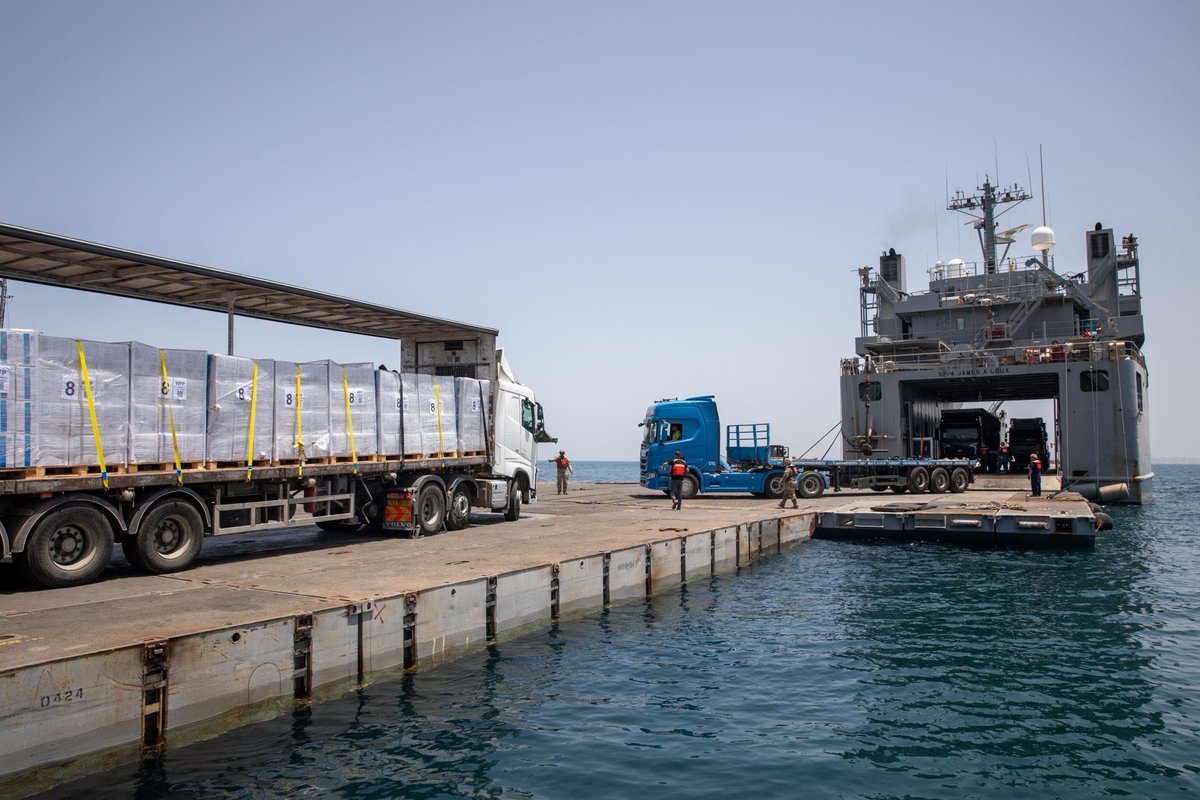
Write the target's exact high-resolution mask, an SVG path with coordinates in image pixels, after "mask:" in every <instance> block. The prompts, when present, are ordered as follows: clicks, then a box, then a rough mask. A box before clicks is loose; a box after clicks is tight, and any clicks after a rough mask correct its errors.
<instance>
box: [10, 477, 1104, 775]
mask: <svg viewBox="0 0 1200 800" xmlns="http://www.w3.org/2000/svg"><path fill="white" fill-rule="evenodd" d="M880 509H883V510H880ZM1001 517H1003V518H1011V519H1014V520H1047V519H1048V520H1051V522H1050V528H1049V530H1048V532H1051V533H1052V532H1053V531H1054V522H1053V520H1055V519H1060V518H1061V519H1071V520H1073V521H1074V522H1073V524H1074V525H1075V526H1076V528H1077V529H1079V530H1083V529H1084V527H1085V526H1087V525H1090V522H1089V521H1088V520H1090V519H1091V514H1090V511H1089V509H1088V505H1087V503H1085V502H1082V501H1079V500H1075V501H1069V500H1068V501H1065V502H1064V501H1061V500H1054V499H1052V498H1048V497H1044V498H1028V497H1027V496H1026V493H1025V492H1023V491H1022V490H1021V489H1020V488H1017V487H1016V486H1015V485H1014V484H1012V483H1011V482H1010V483H1009V484H1008V485H1007V486H1002V487H1001V488H994V489H980V490H971V491H968V492H966V493H964V494H959V495H951V494H946V495H930V494H925V495H921V496H919V497H916V496H912V495H908V494H904V495H893V494H891V493H890V492H888V493H884V494H880V493H875V492H840V493H833V492H830V493H827V494H826V495H825V496H823V497H820V498H817V499H813V500H801V501H800V508H799V509H792V508H787V509H780V508H779V507H778V501H775V500H769V499H763V498H754V497H750V496H745V495H728V496H722V495H707V496H702V497H698V498H695V499H693V500H689V501H686V502H685V503H684V507H683V509H682V510H679V511H672V510H671V507H670V501H669V500H668V499H667V498H666V497H665V496H664V495H663V494H662V493H661V492H651V491H648V490H645V489H642V488H641V487H639V486H636V485H630V484H575V485H573V486H572V487H571V491H570V492H569V493H568V494H567V495H565V496H555V495H554V494H553V491H552V488H551V489H549V490H547V488H545V487H542V490H541V499H540V500H539V502H538V503H536V504H533V505H531V506H528V507H527V508H526V513H525V514H524V515H523V517H522V518H521V519H520V520H519V521H517V522H511V523H503V522H501V518H500V517H499V516H498V515H492V514H480V515H478V516H477V517H476V519H475V521H474V522H473V524H472V525H471V527H469V528H467V529H466V530H462V531H457V532H446V533H441V534H438V535H436V536H431V537H424V538H420V539H415V540H410V539H403V538H395V537H392V536H388V535H382V534H366V533H354V534H347V533H324V532H320V531H318V530H317V529H316V528H315V527H303V528H297V529H292V530H286V531H276V532H270V533H264V534H248V535H236V536H228V537H219V538H216V539H210V540H208V541H206V542H205V545H204V549H203V550H202V552H201V556H200V558H199V559H198V560H197V562H196V565H195V566H194V567H193V568H191V569H189V570H187V571H186V572H181V573H178V574H174V575H143V574H139V573H136V572H134V571H132V570H131V569H130V568H129V567H128V566H127V565H125V564H124V562H122V561H120V559H119V558H118V559H115V560H114V563H113V565H112V566H111V567H110V568H109V570H108V571H107V572H106V573H105V575H104V577H103V579H102V580H100V581H99V582H97V583H94V584H90V585H87V586H80V587H73V588H68V589H54V590H39V589H36V588H33V587H30V586H28V585H25V584H24V583H23V582H22V581H21V579H20V578H19V577H18V575H17V573H16V571H15V569H14V568H13V566H12V564H11V563H0V790H3V791H4V792H5V793H6V794H7V795H9V796H14V792H15V793H16V794H18V795H19V794H20V793H21V792H22V790H33V791H36V790H38V789H39V788H44V786H45V780H46V777H45V775H46V773H45V770H43V771H42V772H41V777H38V775H39V773H34V772H28V771H30V770H36V769H37V768H40V767H45V766H46V765H51V764H56V763H59V764H61V763H63V762H68V761H71V760H76V759H80V757H82V756H88V755H89V754H94V753H98V752H107V753H109V754H110V756H111V754H112V753H113V752H118V753H124V757H126V758H128V757H131V755H136V753H137V752H138V748H139V746H144V747H149V748H154V747H158V746H161V745H162V744H163V743H164V742H168V741H169V742H170V743H179V742H181V741H185V740H186V739H187V738H188V736H187V735H186V731H187V730H188V729H195V728H197V727H198V726H201V725H202V723H206V722H208V723H212V722H213V721H214V720H215V721H218V722H219V723H220V724H221V725H227V724H233V723H232V722H231V721H230V720H229V715H232V714H237V713H240V712H242V711H244V710H245V709H248V708H253V707H262V706H263V705H264V704H268V705H269V704H270V703H271V702H275V703H277V704H278V703H279V702H282V701H286V702H291V700H292V698H302V699H303V698H308V697H312V696H313V695H314V690H320V689H321V687H332V686H341V687H343V688H346V687H348V686H351V685H353V684H354V682H355V681H357V680H364V679H366V678H367V676H369V675H372V674H376V673H382V672H384V671H386V670H390V669H396V668H403V667H410V666H414V665H417V664H420V663H422V662H425V661H427V660H429V659H436V658H443V657H447V656H450V655H453V654H454V653H455V652H461V651H462V650H463V649H464V648H469V647H477V646H480V645H482V644H483V643H484V642H486V641H487V640H489V639H492V638H495V637H497V636H503V635H506V634H509V635H511V634H512V633H515V632H518V631H519V630H523V629H533V627H534V626H537V625H539V624H540V625H542V626H545V625H548V624H549V623H550V621H551V620H552V619H553V618H555V617H557V616H559V615H561V614H569V613H582V612H586V611H590V610H598V609H600V608H602V607H603V606H604V605H605V604H606V603H609V602H618V601H621V600H629V599H636V598H638V597H644V596H646V595H647V594H654V593H656V592H659V591H666V590H670V589H671V588H673V587H676V586H678V585H679V584H680V583H683V582H686V581H687V580H689V579H706V578H708V577H710V576H712V575H714V574H721V573H725V572H733V571H735V570H736V569H738V568H741V567H744V566H748V565H749V564H750V563H752V562H753V561H754V560H755V559H757V558H760V557H762V556H765V555H768V554H770V553H774V552H778V550H779V549H781V548H782V547H785V546H787V545H790V544H792V543H795V542H799V541H803V540H805V539H807V538H809V537H810V536H811V535H813V533H814V532H815V533H816V534H817V535H822V534H823V533H825V532H828V533H832V534H841V535H852V534H855V533H856V532H857V533H858V534H862V535H875V534H880V535H893V534H895V535H901V536H903V535H907V534H904V533H903V531H902V530H901V531H900V532H899V533H897V530H893V529H895V521H896V520H910V521H911V520H916V519H919V518H925V519H926V520H939V521H940V522H938V524H941V525H943V526H947V525H950V524H951V523H953V522H954V521H956V520H957V521H959V522H962V521H964V520H968V519H983V520H987V519H999V518H1001ZM877 519H881V520H887V521H889V522H890V523H892V529H884V527H882V524H881V528H880V529H878V530H876V529H873V528H872V527H871V525H874V524H876V523H875V522H874V521H875V520H877ZM847 520H850V522H847ZM859 522H863V523H865V524H864V526H863V527H861V528H860V527H859V526H858V523H859ZM988 525H991V528H990V530H992V531H995V530H996V525H995V524H994V523H988V522H982V523H980V524H978V525H975V526H974V527H971V526H969V525H968V526H965V527H962V528H960V532H962V531H965V532H966V533H967V534H968V535H971V536H978V535H980V530H981V529H988ZM902 527H903V526H901V528H902ZM909 527H910V528H911V527H912V524H910V526H909ZM918 527H920V526H919V525H918ZM932 527H933V524H932V523H928V524H926V528H932ZM1058 527H1059V529H1060V532H1062V531H1063V530H1064V526H1063V525H1062V524H1061V523H1060V524H1059V525H1058ZM918 532H920V531H918ZM934 538H936V537H934ZM317 693H318V694H319V691H318V692H317ZM272 713H273V712H272ZM222 720H223V721H222ZM177 734H178V735H177ZM86 768H87V766H86V759H84V760H82V761H77V769H86ZM4 775H7V776H8V778H4V777H2V776H4ZM25 793H28V792H27V791H26V792H25Z"/></svg>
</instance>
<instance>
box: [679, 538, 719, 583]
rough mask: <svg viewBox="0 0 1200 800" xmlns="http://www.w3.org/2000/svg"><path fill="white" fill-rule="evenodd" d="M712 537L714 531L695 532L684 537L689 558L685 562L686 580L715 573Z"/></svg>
mask: <svg viewBox="0 0 1200 800" xmlns="http://www.w3.org/2000/svg"><path fill="white" fill-rule="evenodd" d="M712 537H713V535H712V531H705V532H704V533H693V534H692V535H691V536H688V537H686V538H684V540H683V541H684V547H686V548H687V558H685V559H684V564H686V572H685V574H684V576H683V577H684V580H689V581H690V580H693V579H696V578H704V577H709V576H711V575H712V574H713V570H712Z"/></svg>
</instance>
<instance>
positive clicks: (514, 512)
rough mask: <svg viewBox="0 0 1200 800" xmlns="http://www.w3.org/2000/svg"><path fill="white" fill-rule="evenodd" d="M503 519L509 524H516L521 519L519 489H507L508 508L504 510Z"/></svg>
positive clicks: (515, 487)
mask: <svg viewBox="0 0 1200 800" xmlns="http://www.w3.org/2000/svg"><path fill="white" fill-rule="evenodd" d="M504 518H505V519H506V520H508V521H509V522H516V521H517V520H519V519H520V518H521V487H520V486H515V485H514V486H513V487H512V488H511V489H509V494H508V508H506V509H504Z"/></svg>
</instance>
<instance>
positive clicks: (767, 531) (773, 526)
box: [758, 519, 779, 553]
mask: <svg viewBox="0 0 1200 800" xmlns="http://www.w3.org/2000/svg"><path fill="white" fill-rule="evenodd" d="M758 527H759V530H760V531H761V532H762V549H763V553H778V552H779V520H777V519H765V520H763V521H762V522H760V523H758Z"/></svg>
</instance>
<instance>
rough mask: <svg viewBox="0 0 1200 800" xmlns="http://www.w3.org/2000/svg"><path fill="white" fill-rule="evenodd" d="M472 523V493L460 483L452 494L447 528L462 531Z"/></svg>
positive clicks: (447, 511)
mask: <svg viewBox="0 0 1200 800" xmlns="http://www.w3.org/2000/svg"><path fill="white" fill-rule="evenodd" d="M470 524H471V493H470V492H468V491H467V487H466V486H463V485H460V486H459V487H458V488H457V489H455V490H454V494H452V495H450V506H449V508H447V509H446V530H448V531H461V530H462V529H463V528H465V527H467V526H468V525H470Z"/></svg>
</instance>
